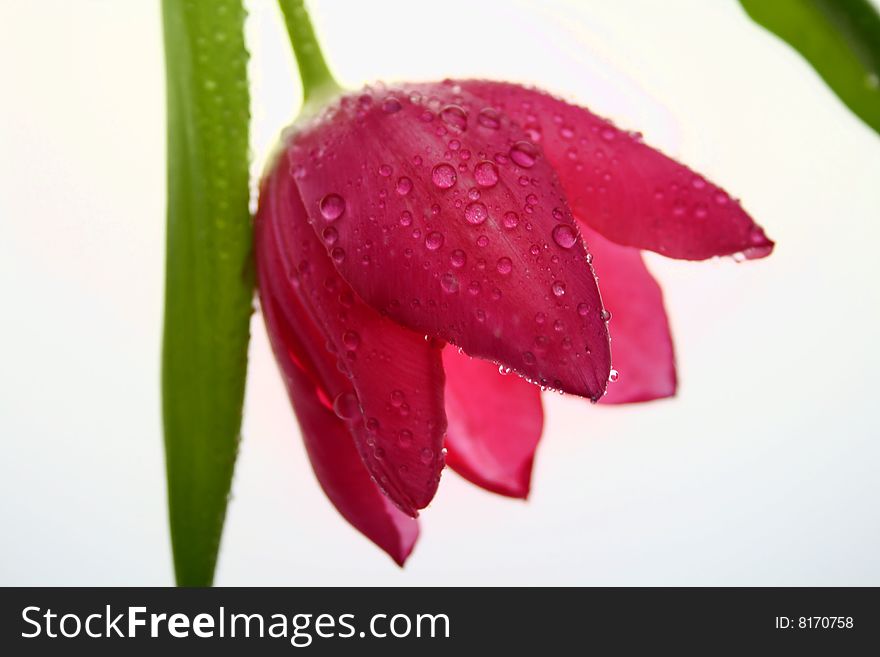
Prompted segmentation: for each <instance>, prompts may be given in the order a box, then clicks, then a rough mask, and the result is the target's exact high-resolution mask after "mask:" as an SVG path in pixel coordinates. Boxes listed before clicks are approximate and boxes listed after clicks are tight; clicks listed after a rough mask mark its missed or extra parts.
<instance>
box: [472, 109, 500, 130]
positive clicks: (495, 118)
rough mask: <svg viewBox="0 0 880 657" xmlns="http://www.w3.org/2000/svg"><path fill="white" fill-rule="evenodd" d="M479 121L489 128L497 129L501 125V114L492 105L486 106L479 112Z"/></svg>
mask: <svg viewBox="0 0 880 657" xmlns="http://www.w3.org/2000/svg"><path fill="white" fill-rule="evenodd" d="M477 123H479V124H480V125H481V126H483V127H484V128H489V130H497V129H498V128H499V127H501V116H500V115H499V114H498V112H496V111H495V110H494V109H492V108H491V107H484V108H483V109H481V110H480V113H479V114H477Z"/></svg>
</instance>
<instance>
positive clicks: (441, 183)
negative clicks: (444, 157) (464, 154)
mask: <svg viewBox="0 0 880 657" xmlns="http://www.w3.org/2000/svg"><path fill="white" fill-rule="evenodd" d="M457 178H458V176H457V174H456V173H455V169H454V168H452V165H450V164H446V163H445V162H444V163H442V164H438V165H437V166H435V167H434V169H433V170H432V171H431V180H432V181H433V183H434V185H436V186H437V187H439V188H440V189H449V188H450V187H452V186H453V185H454V184H455V181H456V180H457Z"/></svg>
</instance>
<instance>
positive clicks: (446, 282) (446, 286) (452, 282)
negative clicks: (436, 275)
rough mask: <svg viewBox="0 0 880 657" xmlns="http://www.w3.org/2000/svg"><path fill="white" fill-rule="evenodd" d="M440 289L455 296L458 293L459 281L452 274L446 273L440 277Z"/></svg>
mask: <svg viewBox="0 0 880 657" xmlns="http://www.w3.org/2000/svg"><path fill="white" fill-rule="evenodd" d="M440 287H442V288H443V291H444V292H446V293H447V294H455V293H456V292H458V279H457V278H456V277H455V274H453V273H452V272H446V273H445V274H443V275H442V276H441V277H440Z"/></svg>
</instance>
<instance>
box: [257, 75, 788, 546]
mask: <svg viewBox="0 0 880 657" xmlns="http://www.w3.org/2000/svg"><path fill="white" fill-rule="evenodd" d="M255 230H256V233H255V245H256V246H255V248H256V257H257V265H258V278H259V287H260V299H261V304H262V310H263V314H264V316H265V320H266V325H267V328H268V332H269V336H270V338H271V342H272V346H273V349H274V352H275V355H276V358H277V360H278V362H279V364H280V367H281V370H282V371H283V373H284V377H285V381H286V384H287V388H288V392H289V395H290V398H291V401H292V403H293V406H294V409H295V411H296V414H297V416H298V418H299V421H300V425H301V428H302V433H303V437H304V439H305V442H306V447H307V449H308V453H309V456H310V457H311V460H312V464H313V466H314V469H315V472H316V474H317V477H318V479H319V481H320V483H321V485H322V487H323V488H324V490H325V491H326V493H327V495H328V497H329V498H330V500H331V501H332V502H333V504H334V505H335V506H336V507H337V508H338V509H339V511H340V512H341V513H342V515H343V516H344V517H345V518H346V519H347V520H348V521H349V522H351V523H352V524H353V525H354V526H355V527H356V528H357V529H359V530H360V531H361V532H363V533H364V534H365V535H366V536H368V537H369V538H370V539H372V540H373V541H374V542H375V543H377V544H378V545H379V546H380V547H382V548H383V549H384V550H386V551H387V552H388V553H389V554H390V555H391V556H392V557H393V558H394V559H395V560H396V561H397V562H398V563H402V562H403V561H404V560H405V559H406V557H407V555H408V554H409V552H410V551H411V549H412V547H413V544H414V542H415V540H416V537H417V534H418V528H417V525H416V520H415V519H414V518H415V517H416V516H417V512H418V510H419V509H422V508H424V507H425V506H427V505H428V503H429V502H430V501H431V499H432V497H433V496H434V493H435V491H436V489H437V485H438V482H439V480H440V474H441V471H442V470H443V468H444V463H445V462H446V463H448V465H449V466H450V467H451V468H452V469H454V470H456V471H457V472H459V473H460V474H461V475H463V476H464V477H466V478H467V479H469V480H470V481H472V482H474V483H476V484H477V485H479V486H482V487H483V488H486V489H488V490H490V491H493V492H496V493H500V494H503V495H508V496H513V497H526V495H527V494H528V490H529V480H530V474H531V465H532V459H533V455H534V450H535V447H536V445H537V443H538V439H539V437H540V434H541V429H542V424H543V415H542V408H541V401H540V392H541V389H542V388H551V389H555V390H558V391H561V392H564V393H569V394H574V395H579V396H581V397H585V398H587V399H589V400H591V401H593V402H596V401H599V400H602V401H603V402H610V403H625V402H641V401H648V400H652V399H658V398H663V397H668V396H671V395H673V394H674V392H675V388H676V373H675V363H674V355H673V346H672V340H671V337H670V332H669V326H668V322H667V319H666V315H665V312H664V309H663V300H662V295H661V292H660V288H659V286H658V285H657V283H656V281H655V280H654V279H653V278H652V276H651V275H650V273H649V272H648V270H647V269H646V268H645V265H644V264H643V261H642V257H641V254H640V250H643V249H644V250H650V251H655V252H657V253H660V254H663V255H665V256H668V257H672V258H682V259H688V260H702V259H706V258H710V257H713V256H724V255H734V254H740V255H742V256H743V257H745V258H756V257H762V256H766V255H768V254H769V253H770V251H771V250H772V248H773V243H772V242H771V241H770V240H769V239H767V237H766V236H765V234H764V232H763V230H762V229H761V228H760V227H758V226H757V225H756V224H755V223H754V222H753V221H752V219H751V218H750V217H749V215H748V214H746V212H745V211H744V210H743V209H742V207H741V205H740V204H739V203H738V202H737V201H735V200H734V199H732V198H731V197H730V196H729V195H728V193H727V192H725V191H724V190H723V189H721V188H720V187H718V186H716V185H714V184H712V183H710V182H709V181H707V180H706V179H705V178H703V177H702V176H700V175H698V174H696V173H694V172H693V171H691V170H690V169H688V168H687V167H685V166H684V165H682V164H679V163H677V162H675V161H674V160H672V159H670V158H668V157H666V156H665V155H663V154H662V153H660V152H658V151H657V150H654V149H652V148H650V147H649V146H647V145H646V144H644V143H643V142H642V139H641V137H640V136H639V135H638V134H634V133H630V132H626V131H624V130H621V129H619V128H617V127H615V126H614V125H613V124H612V123H611V122H610V121H608V120H605V119H602V118H600V117H598V116H596V115H594V114H592V113H591V112H589V111H588V110H586V109H584V108H582V107H577V106H574V105H570V104H568V103H566V102H564V101H562V100H559V99H557V98H555V97H553V96H551V95H549V94H547V93H544V92H542V91H539V90H535V89H527V88H524V87H521V86H518V85H515V84H509V83H502V82H489V81H483V80H462V81H444V82H442V83H435V84H401V85H395V86H392V87H387V88H386V87H384V86H377V87H374V88H370V87H368V88H366V89H364V90H362V91H360V92H358V93H352V94H345V95H341V96H339V97H338V98H336V99H335V100H333V101H332V102H331V103H330V104H329V105H327V106H326V107H325V108H324V109H323V110H322V111H321V112H319V113H317V114H316V115H315V116H313V117H312V118H310V119H307V120H305V121H301V122H298V123H297V124H295V125H294V126H293V127H292V128H291V129H290V130H289V131H288V133H287V134H286V136H285V138H284V142H283V144H282V146H281V148H280V150H279V152H278V153H277V155H276V157H275V160H274V162H273V163H272V164H271V166H270V167H269V169H268V173H267V175H266V177H265V179H264V180H263V183H262V188H261V194H260V205H259V211H258V213H257V217H256V223H255ZM597 276H598V284H597ZM600 291H601V295H600ZM611 311H613V313H614V319H613V321H611V322H610V335H611V338H612V339H613V342H611V341H610V340H609V319H610V316H611ZM612 346H613V350H612ZM612 362H613V364H614V368H615V369H612ZM617 370H619V371H620V373H621V374H620V380H619V381H616V382H614V383H612V385H611V386H610V387H609V386H608V382H609V380H611V381H614V380H615V379H616V378H617V376H618V374H617ZM606 388H608V392H607V394H606ZM447 450H448V453H446V452H447Z"/></svg>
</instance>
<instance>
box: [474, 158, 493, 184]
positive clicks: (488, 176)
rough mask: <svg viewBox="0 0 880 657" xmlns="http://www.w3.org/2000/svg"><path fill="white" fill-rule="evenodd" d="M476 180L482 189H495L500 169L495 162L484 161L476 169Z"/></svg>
mask: <svg viewBox="0 0 880 657" xmlns="http://www.w3.org/2000/svg"><path fill="white" fill-rule="evenodd" d="M474 178H475V179H476V181H477V184H478V185H479V186H480V187H494V186H495V185H496V184H497V183H498V167H497V166H495V163H494V162H490V161H489V160H483V161H482V162H480V163H479V164H478V165H477V166H476V167H474Z"/></svg>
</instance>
